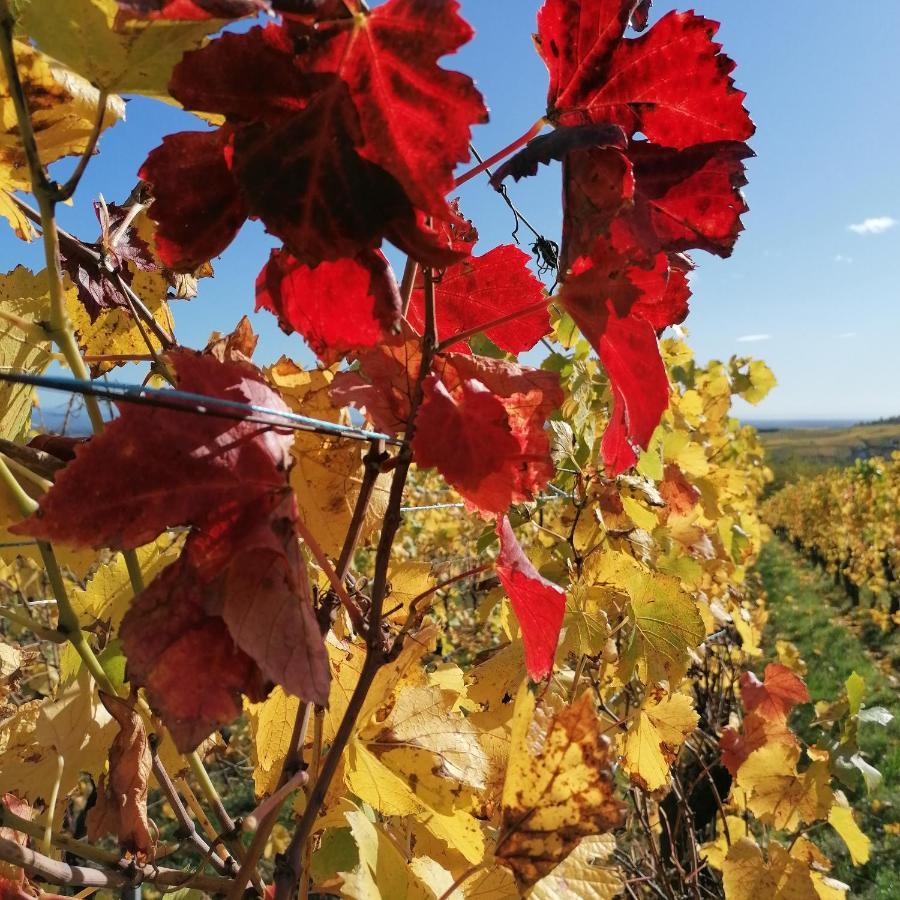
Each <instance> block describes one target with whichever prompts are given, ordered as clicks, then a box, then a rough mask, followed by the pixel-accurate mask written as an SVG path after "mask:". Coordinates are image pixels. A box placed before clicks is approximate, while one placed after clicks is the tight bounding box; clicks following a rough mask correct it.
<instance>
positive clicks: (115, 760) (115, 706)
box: [87, 692, 155, 859]
mask: <svg viewBox="0 0 900 900" xmlns="http://www.w3.org/2000/svg"><path fill="white" fill-rule="evenodd" d="M100 702H101V703H102V704H103V705H104V706H105V707H106V710H107V712H109V713H110V715H111V716H112V717H113V718H114V719H115V720H116V722H117V723H118V726H119V733H118V734H117V735H116V737H115V740H114V741H113V743H112V746H111V747H110V748H109V776H108V777H107V776H105V775H101V776H100V781H99V783H98V785H97V803H96V805H94V806H93V807H91V809H90V811H89V812H88V815H87V831H88V839H89V840H91V841H96V840H97V838H98V837H100V836H102V835H104V834H112V835H115V837H116V838H117V839H118V842H119V847H120V848H121V849H122V850H124V851H125V852H126V853H128V854H133V855H134V856H136V857H137V858H138V859H146V858H147V857H148V856H149V855H150V854H151V853H152V851H153V847H154V844H155V840H154V839H153V838H152V837H151V835H150V824H149V821H148V818H147V783H148V780H149V778H150V770H151V768H152V765H153V760H152V757H151V755H150V747H149V745H148V743H147V733H146V731H145V729H144V723H143V721H142V720H141V717H140V716H139V715H138V714H137V713H136V712H135V711H134V705H133V703H128V702H126V701H124V700H121V699H119V698H118V697H115V696H111V695H109V694H104V693H102V692H101V694H100Z"/></svg>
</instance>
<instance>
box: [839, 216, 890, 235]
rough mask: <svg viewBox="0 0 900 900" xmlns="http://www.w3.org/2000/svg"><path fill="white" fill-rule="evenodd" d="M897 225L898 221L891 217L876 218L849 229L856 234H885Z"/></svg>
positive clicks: (849, 226) (851, 226) (850, 226)
mask: <svg viewBox="0 0 900 900" xmlns="http://www.w3.org/2000/svg"><path fill="white" fill-rule="evenodd" d="M896 224H897V220H896V219H893V218H891V217H890V216H875V217H873V218H871V219H865V220H864V221H862V222H859V223H858V224H856V225H848V226H847V227H848V228H849V229H850V230H851V231H852V232H854V233H855V234H884V232H885V231H887V230H888V229H889V228H893V227H894V226H895V225H896Z"/></svg>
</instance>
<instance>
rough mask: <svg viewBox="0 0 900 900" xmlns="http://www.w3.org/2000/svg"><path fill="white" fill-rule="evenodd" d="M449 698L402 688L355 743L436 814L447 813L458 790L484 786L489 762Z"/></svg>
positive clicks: (430, 688) (439, 693)
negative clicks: (380, 718)
mask: <svg viewBox="0 0 900 900" xmlns="http://www.w3.org/2000/svg"><path fill="white" fill-rule="evenodd" d="M453 701H454V698H453V696H452V695H450V696H447V695H445V694H444V692H443V691H441V689H440V688H437V687H433V686H428V687H425V686H421V687H419V686H415V687H407V688H405V689H403V690H401V691H400V692H399V693H398V694H397V700H396V703H395V704H394V706H393V708H392V709H391V711H390V713H389V714H388V716H387V718H386V719H384V721H382V722H380V724H379V725H377V726H373V727H372V728H369V729H367V730H366V731H364V732H363V733H362V734H361V736H360V740H362V741H365V743H366V747H367V749H368V750H369V751H370V752H372V753H375V754H376V755H378V756H379V757H380V758H381V760H382V762H384V763H385V764H386V765H387V766H388V767H389V768H391V769H393V770H394V771H395V772H397V773H398V775H399V776H401V777H403V776H405V777H406V778H407V779H408V780H409V781H410V783H411V784H413V785H414V786H415V791H416V794H417V796H418V797H419V798H420V799H422V800H423V801H425V802H426V803H428V804H429V805H430V806H432V807H434V808H435V809H438V810H442V811H445V812H447V811H450V810H452V808H453V805H454V803H455V801H456V800H457V799H458V798H459V796H460V795H461V793H462V791H463V789H465V788H470V789H472V790H480V789H483V788H484V786H485V781H486V778H487V775H488V769H489V765H490V763H489V760H488V757H487V754H486V753H485V751H484V749H483V748H482V746H481V744H480V743H479V740H478V733H477V732H476V731H475V728H474V727H473V726H472V725H471V723H470V722H469V721H468V720H467V719H466V718H465V717H464V716H462V715H460V714H459V713H453V712H452V705H453Z"/></svg>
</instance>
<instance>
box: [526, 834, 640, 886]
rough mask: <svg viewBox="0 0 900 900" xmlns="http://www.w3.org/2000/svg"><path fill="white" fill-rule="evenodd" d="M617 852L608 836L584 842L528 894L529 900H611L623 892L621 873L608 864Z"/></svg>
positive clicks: (583, 840) (591, 838) (614, 844)
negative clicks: (574, 899)
mask: <svg viewBox="0 0 900 900" xmlns="http://www.w3.org/2000/svg"><path fill="white" fill-rule="evenodd" d="M615 849H616V840H615V838H614V837H613V836H612V835H611V834H602V835H596V836H594V837H586V838H583V839H582V841H581V843H580V844H579V845H578V846H577V847H576V848H575V849H574V850H573V851H572V852H571V853H570V854H569V855H568V856H567V857H566V858H565V859H564V860H563V861H562V862H561V863H560V864H559V865H558V866H557V867H556V868H555V869H554V870H553V871H552V872H551V873H550V874H549V875H545V876H544V877H543V878H542V879H541V880H540V881H539V882H538V883H537V884H536V885H535V886H534V887H533V888H532V890H531V893H530V894H529V895H528V896H529V900H559V898H560V897H578V898H579V900H613V898H614V897H617V896H619V894H620V893H621V892H622V890H623V889H624V886H625V884H624V880H623V878H622V872H621V870H620V869H619V867H618V866H614V865H609V864H608V861H609V858H610V856H612V853H613V850H615Z"/></svg>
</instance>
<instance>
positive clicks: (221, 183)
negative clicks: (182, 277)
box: [138, 128, 247, 272]
mask: <svg viewBox="0 0 900 900" xmlns="http://www.w3.org/2000/svg"><path fill="white" fill-rule="evenodd" d="M231 137H232V136H231V132H230V130H229V129H228V128H220V129H218V130H217V131H209V132H201V131H181V132H179V133H177V134H170V135H168V136H167V137H165V138H163V142H162V144H160V146H159V147H157V148H156V149H155V150H153V151H151V153H150V155H149V156H148V157H147V159H146V161H145V162H144V164H143V166H141V170H140V172H139V173H138V175H139V177H140V178H142V179H143V180H144V181H146V182H148V183H149V184H150V187H151V190H152V192H153V195H154V201H153V205H152V206H151V207H150V210H149V215H150V218H151V219H153V220H154V221H155V222H157V223H158V226H157V229H156V250H157V253H158V254H159V258H160V259H161V260H162V261H163V262H164V263H165V264H166V265H167V266H168V267H169V268H170V269H173V270H174V271H177V272H193V271H194V270H195V269H197V268H198V267H199V266H201V265H202V264H203V263H205V262H207V261H208V260H210V259H211V258H212V257H214V256H218V255H219V254H220V253H222V251H223V250H225V248H226V247H227V246H228V245H229V244H230V243H231V242H232V241H233V240H234V236H235V235H236V234H237V233H238V231H239V230H240V227H241V225H243V224H244V220H245V219H246V218H247V209H246V207H245V205H244V201H243V199H242V197H241V193H240V191H239V189H238V185H237V182H236V181H235V179H234V176H233V175H232V173H231V166H230V162H229V160H230V156H231V153H232V145H231Z"/></svg>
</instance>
